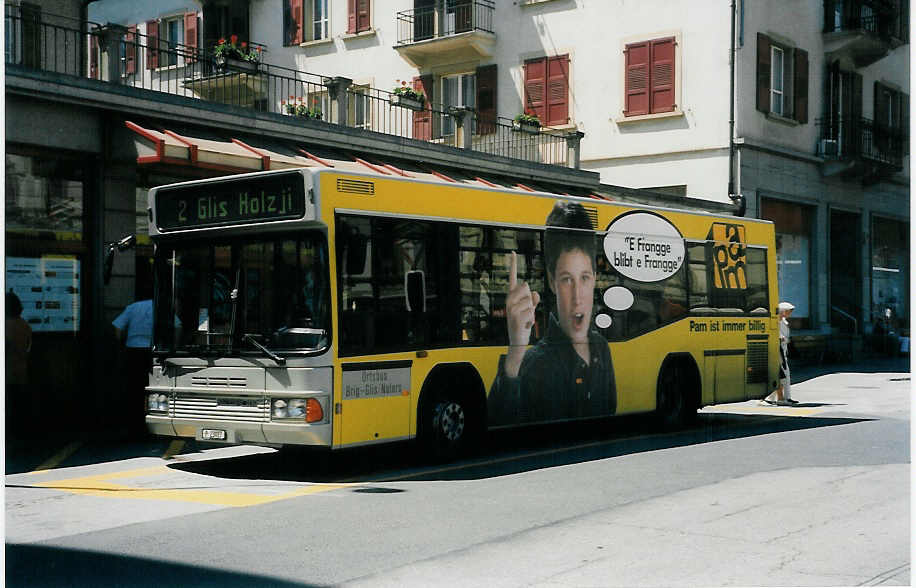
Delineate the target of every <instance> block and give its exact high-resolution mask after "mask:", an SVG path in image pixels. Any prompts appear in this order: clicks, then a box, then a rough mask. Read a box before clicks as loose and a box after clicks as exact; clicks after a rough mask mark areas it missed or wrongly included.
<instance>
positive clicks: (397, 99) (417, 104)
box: [391, 94, 426, 110]
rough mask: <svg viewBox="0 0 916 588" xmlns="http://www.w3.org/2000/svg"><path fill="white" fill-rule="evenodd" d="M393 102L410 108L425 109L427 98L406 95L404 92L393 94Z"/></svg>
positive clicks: (395, 104)
mask: <svg viewBox="0 0 916 588" xmlns="http://www.w3.org/2000/svg"><path fill="white" fill-rule="evenodd" d="M391 104H393V105H394V106H401V107H403V108H408V109H410V110H423V109H424V108H425V107H426V101H425V100H423V99H420V98H414V97H413V96H405V95H403V94H392V95H391Z"/></svg>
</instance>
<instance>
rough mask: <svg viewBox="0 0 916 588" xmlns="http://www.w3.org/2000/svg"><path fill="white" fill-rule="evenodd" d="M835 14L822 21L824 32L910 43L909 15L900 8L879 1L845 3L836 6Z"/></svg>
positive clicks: (850, 1) (899, 6) (857, 0)
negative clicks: (875, 36) (859, 34)
mask: <svg viewBox="0 0 916 588" xmlns="http://www.w3.org/2000/svg"><path fill="white" fill-rule="evenodd" d="M833 6H834V7H835V8H836V9H837V10H838V12H835V13H833V14H827V15H826V18H825V19H824V32H825V33H833V32H840V31H862V32H866V33H871V34H873V35H877V36H879V37H882V38H886V39H889V38H892V37H893V38H895V39H899V40H900V41H902V42H904V43H907V42H909V38H910V34H909V30H910V28H909V22H908V15H907V14H906V13H905V11H903V10H902V9H901V6H902V5H901V4H899V3H897V4H896V5H895V4H893V3H890V2H884V1H879V0H846V1H845V2H844V3H835V4H833Z"/></svg>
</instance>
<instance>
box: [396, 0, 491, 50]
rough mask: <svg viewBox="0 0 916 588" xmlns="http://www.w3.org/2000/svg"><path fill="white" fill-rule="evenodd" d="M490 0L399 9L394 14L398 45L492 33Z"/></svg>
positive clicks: (473, 0)
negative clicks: (472, 32)
mask: <svg viewBox="0 0 916 588" xmlns="http://www.w3.org/2000/svg"><path fill="white" fill-rule="evenodd" d="M494 11H495V2H494V1H493V0H465V1H462V2H448V3H447V6H446V7H445V8H443V7H441V6H438V5H437V6H425V7H422V8H414V9H412V10H402V11H401V12H398V14H397V21H398V45H406V44H409V43H417V42H419V41H426V40H428V39H438V38H440V37H450V36H452V35H457V34H460V33H467V32H470V31H485V32H488V33H492V32H493V12H494Z"/></svg>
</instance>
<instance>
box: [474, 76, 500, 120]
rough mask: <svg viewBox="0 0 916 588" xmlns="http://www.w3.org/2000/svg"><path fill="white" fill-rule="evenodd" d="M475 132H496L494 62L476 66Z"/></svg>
mask: <svg viewBox="0 0 916 588" xmlns="http://www.w3.org/2000/svg"><path fill="white" fill-rule="evenodd" d="M476 75H477V134H478V135H488V134H490V133H495V132H496V64H495V63H494V64H492V65H484V66H481V67H478V68H477V74H476Z"/></svg>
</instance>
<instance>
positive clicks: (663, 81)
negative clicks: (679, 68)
mask: <svg viewBox="0 0 916 588" xmlns="http://www.w3.org/2000/svg"><path fill="white" fill-rule="evenodd" d="M674 50H675V43H674V37H669V38H667V39H656V40H654V41H650V43H649V56H650V58H651V62H650V67H649V73H650V75H649V112H651V113H655V112H671V111H672V110H674V109H675V107H676V106H677V105H676V104H675V103H674Z"/></svg>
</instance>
